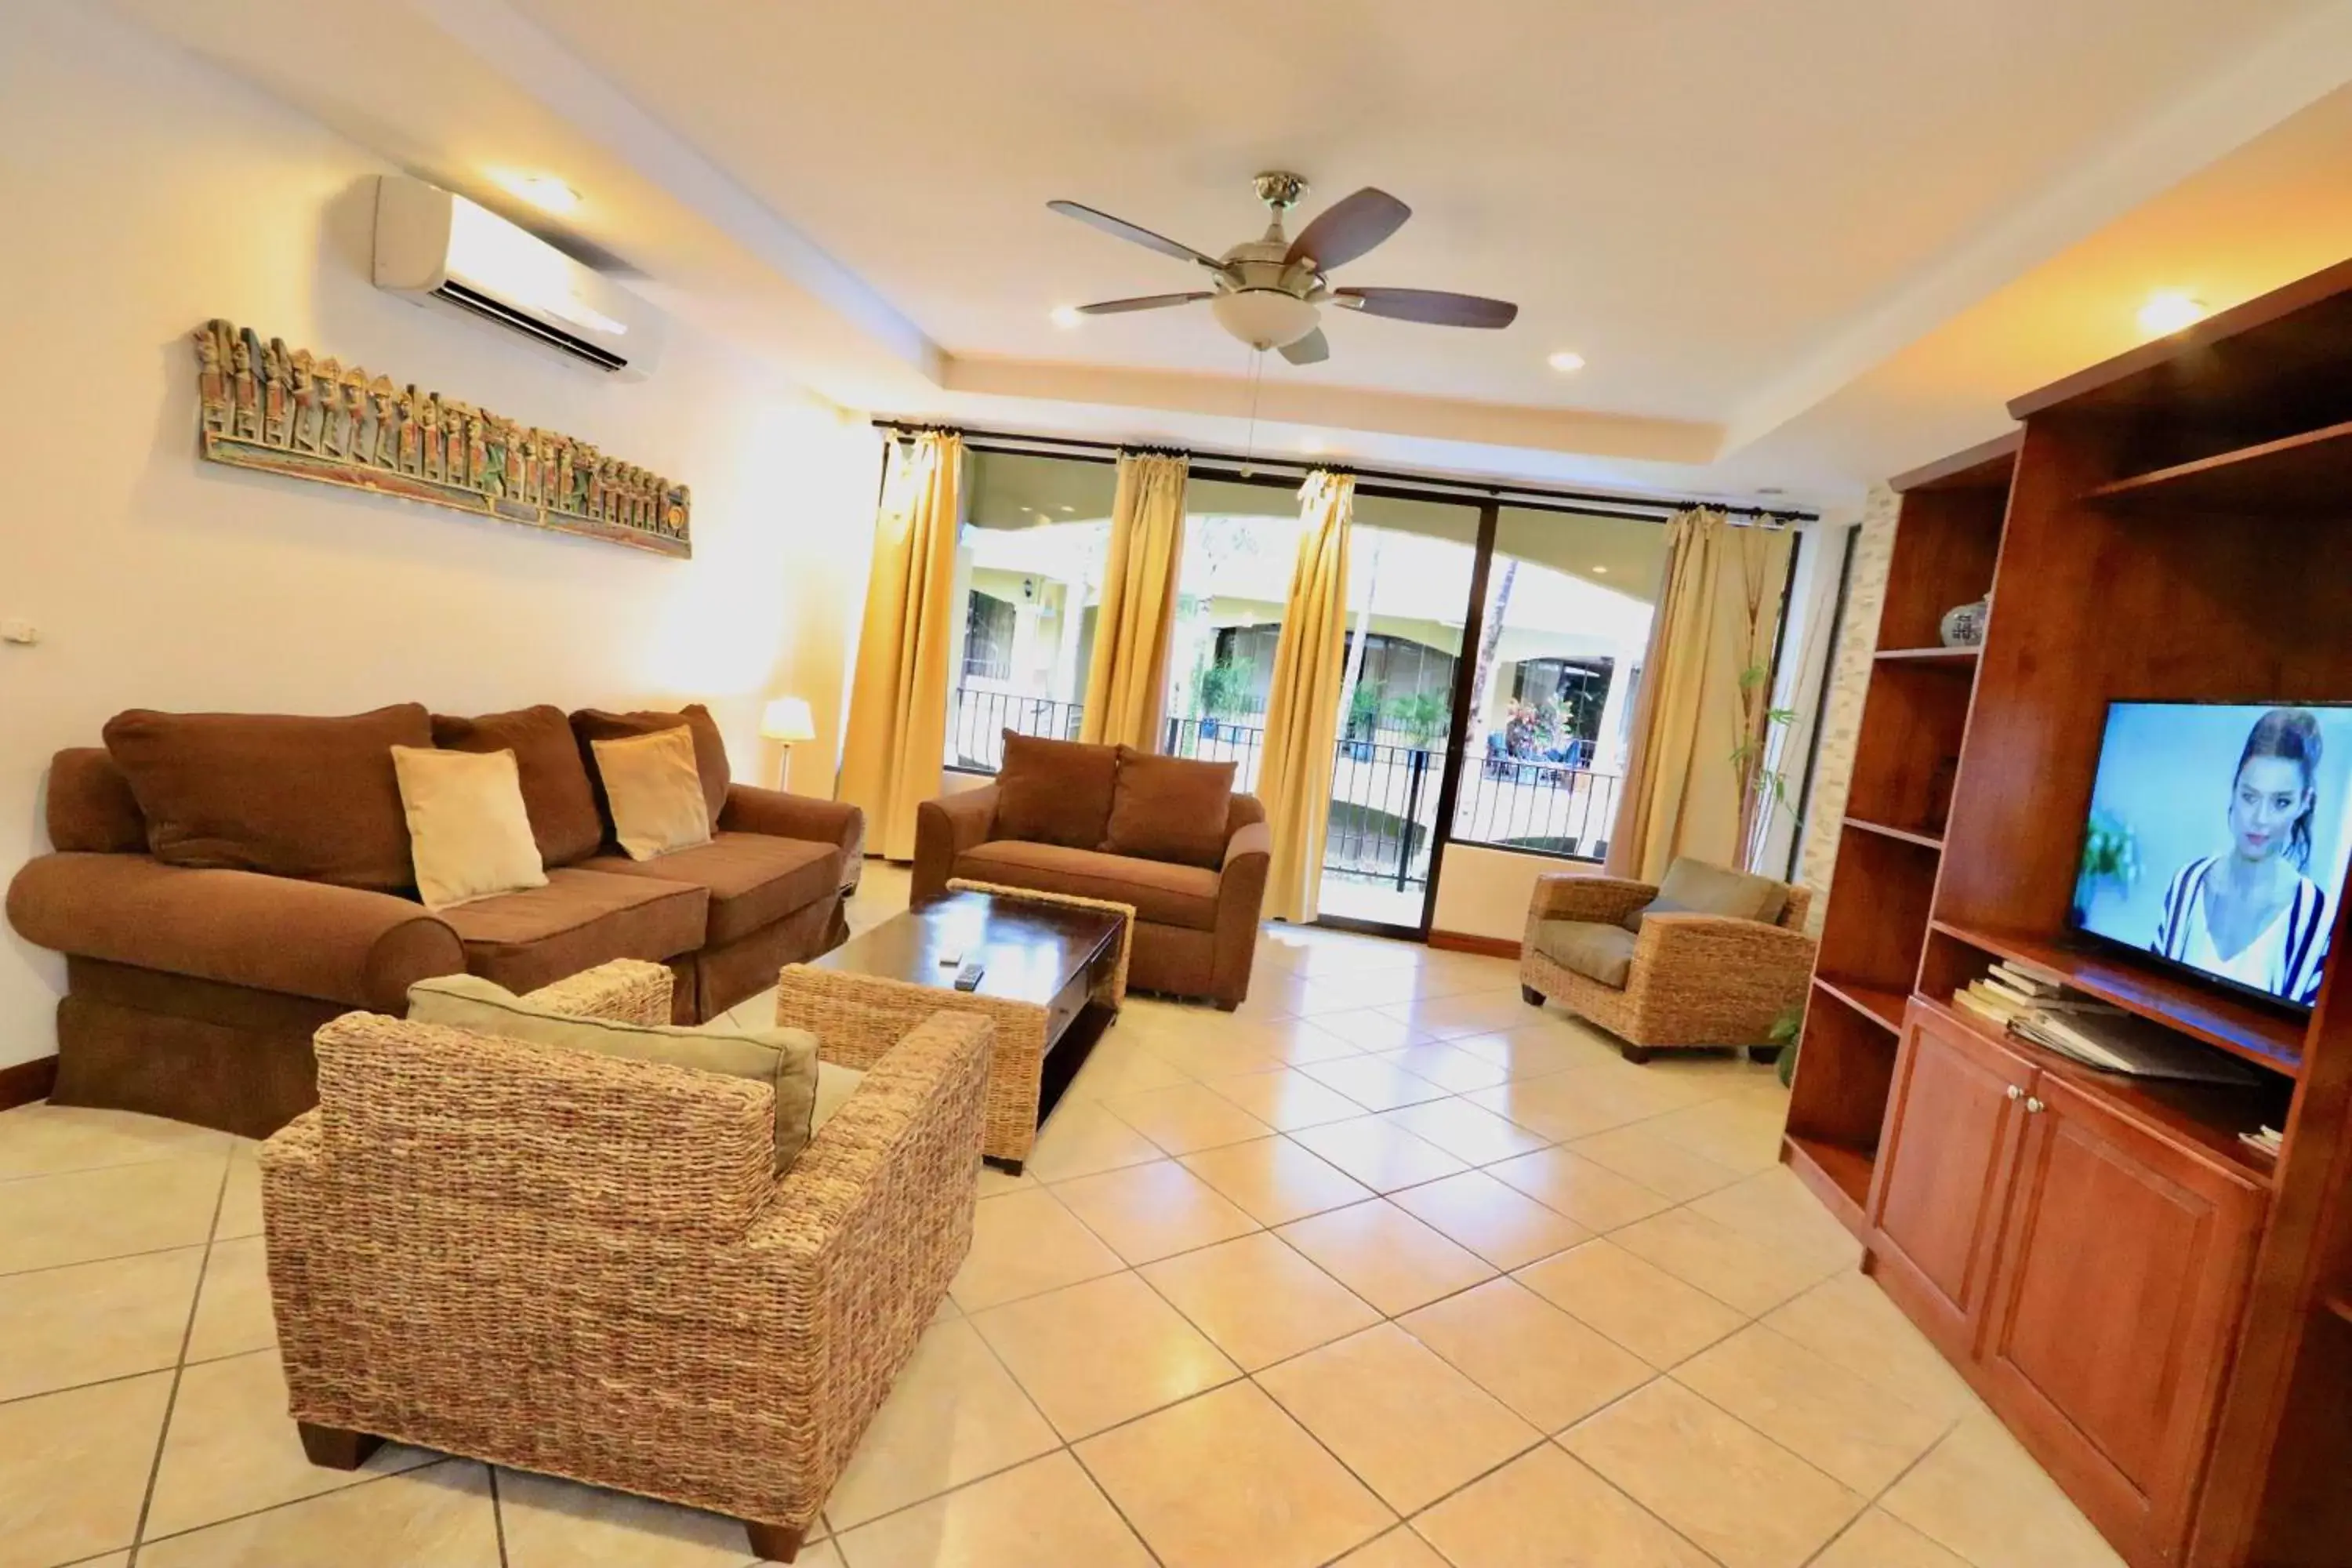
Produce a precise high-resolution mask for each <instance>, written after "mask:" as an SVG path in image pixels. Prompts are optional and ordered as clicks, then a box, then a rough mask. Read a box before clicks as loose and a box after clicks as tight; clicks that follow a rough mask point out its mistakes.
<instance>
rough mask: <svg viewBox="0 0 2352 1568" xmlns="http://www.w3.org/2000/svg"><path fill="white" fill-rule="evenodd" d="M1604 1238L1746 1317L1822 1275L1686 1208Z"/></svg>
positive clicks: (1801, 1290)
mask: <svg viewBox="0 0 2352 1568" xmlns="http://www.w3.org/2000/svg"><path fill="white" fill-rule="evenodd" d="M1609 1239H1610V1240H1612V1241H1613V1242H1615V1243H1616V1244H1617V1245H1618V1246H1620V1247H1623V1248H1624V1249H1625V1250H1626V1251H1628V1252H1630V1253H1632V1254H1633V1255H1634V1256H1635V1257H1636V1258H1646V1259H1648V1260H1649V1261H1650V1262H1652V1263H1654V1264H1656V1265H1657V1266H1658V1267H1659V1268H1663V1269H1664V1270H1665V1271H1666V1272H1667V1273H1669V1274H1671V1275H1673V1276H1675V1278H1676V1279H1684V1280H1687V1281H1689V1282H1690V1283H1691V1284H1693V1285H1696V1286H1697V1287H1698V1288H1699V1289H1702V1290H1704V1291H1706V1293H1707V1294H1708V1295H1710V1296H1712V1297H1714V1298H1715V1299H1716V1300H1718V1301H1721V1302H1722V1303H1724V1304H1725V1305H1726V1306H1727V1307H1730V1308H1732V1309H1733V1310H1736V1311H1738V1312H1739V1313H1741V1314H1742V1315H1744V1316H1747V1317H1750V1318H1754V1317H1760V1316H1762V1315H1763V1314H1764V1313H1766V1312H1769V1311H1770V1310H1772V1309H1773V1308H1775V1307H1777V1306H1779V1305H1780V1303H1781V1302H1783V1301H1786V1300H1789V1299H1790V1298H1791V1297H1793V1296H1798V1295H1801V1294H1803V1293H1804V1292H1805V1291H1807V1290H1809V1289H1811V1288H1812V1287H1813V1286H1814V1285H1816V1284H1818V1283H1819V1282H1820V1280H1821V1278H1822V1271H1821V1270H1820V1269H1819V1268H1815V1267H1813V1266H1812V1265H1811V1263H1809V1262H1806V1261H1804V1260H1802V1259H1800V1258H1792V1257H1790V1255H1789V1254H1787V1253H1785V1252H1781V1251H1779V1250H1776V1249H1775V1248H1773V1247H1770V1246H1769V1245H1767V1244H1765V1243H1763V1242H1757V1241H1750V1240H1748V1237H1744V1236H1742V1235H1740V1234H1739V1233H1738V1231H1735V1230H1732V1229H1730V1228H1729V1227H1727V1226H1720V1225H1717V1224H1716V1223H1715V1221H1713V1220H1711V1219H1708V1218H1707V1217H1706V1216H1705V1215H1699V1214H1695V1213H1693V1212H1692V1211H1691V1210H1689V1209H1668V1210H1667V1211H1666V1212H1665V1213H1664V1214H1658V1215H1651V1216H1650V1217H1649V1218H1648V1219H1645V1220H1637V1221H1635V1222H1634V1223H1633V1224H1632V1225H1629V1226H1625V1227H1624V1228H1623V1229H1622V1230H1613V1231H1611V1232H1610V1233H1609Z"/></svg>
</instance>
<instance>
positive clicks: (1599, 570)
mask: <svg viewBox="0 0 2352 1568" xmlns="http://www.w3.org/2000/svg"><path fill="white" fill-rule="evenodd" d="M1592 570H1593V571H1594V572H1596V573H1598V574H1600V575H1601V576H1603V577H1606V576H1608V575H1609V568H1608V567H1606V566H1595V567H1594V568H1593V569H1592Z"/></svg>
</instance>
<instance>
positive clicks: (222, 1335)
mask: <svg viewBox="0 0 2352 1568" xmlns="http://www.w3.org/2000/svg"><path fill="white" fill-rule="evenodd" d="M277 1342H278V1321H277V1318H276V1316H275V1315H274V1314H273V1313H272V1311H271V1310H270V1304H269V1262H268V1258H267V1257H265V1256H264V1254H263V1250H262V1240H261V1237H257V1236H247V1237H239V1238H237V1239H236V1240H235V1241H215V1242H214V1243H213V1248H212V1260H211V1262H209V1263H207V1264H206V1265H205V1288H204V1293H203V1294H202V1295H201V1296H199V1297H198V1298H197V1300H196V1319H195V1322H194V1326H193V1327H191V1328H190V1330H189V1331H188V1359H189V1360H190V1361H213V1360H216V1359H218V1358H219V1357H221V1356H225V1355H236V1354H239V1353H240V1352H245V1351H257V1350H264V1349H267V1348H268V1346H270V1345H274V1344H276V1343H277Z"/></svg>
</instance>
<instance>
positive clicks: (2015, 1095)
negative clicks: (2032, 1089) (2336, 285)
mask: <svg viewBox="0 0 2352 1568" xmlns="http://www.w3.org/2000/svg"><path fill="white" fill-rule="evenodd" d="M2009 1098H2010V1099H2011V1100H2023V1099H2024V1098H2025V1091H2024V1090H2023V1089H2020V1088H2018V1087H2017V1085H2015V1084H2011V1085H2010V1086H2009Z"/></svg>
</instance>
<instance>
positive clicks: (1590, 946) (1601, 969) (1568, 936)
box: [1536, 921, 1638, 991]
mask: <svg viewBox="0 0 2352 1568" xmlns="http://www.w3.org/2000/svg"><path fill="white" fill-rule="evenodd" d="M1637 940H1638V939H1637V938H1636V937H1635V936H1634V935H1633V932H1632V931H1627V930H1626V929H1625V928H1624V927H1623V926H1612V925H1607V924H1604V923H1602V922H1601V921H1537V922H1536V951H1537V952H1540V953H1542V954H1543V955H1544V956H1545V957H1546V958H1549V959H1550V960H1551V961H1552V962H1553V963H1557V964H1559V966H1560V967H1561V968H1562V969H1567V970H1572V971H1573V972H1575V973H1578V974H1581V975H1583V976H1584V977H1585V978H1586V979H1587V980H1597V981H1599V982H1600V983H1601V984H1603V985H1606V986H1609V987H1611V988H1612V989H1613V990H1618V991H1622V990H1623V989H1624V988H1625V976H1626V974H1627V973H1629V972H1631V970H1632V969H1633V943H1634V942H1636V941H1637Z"/></svg>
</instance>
